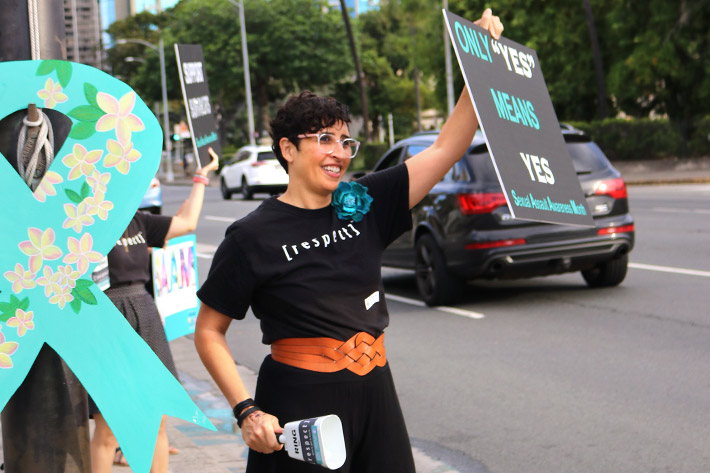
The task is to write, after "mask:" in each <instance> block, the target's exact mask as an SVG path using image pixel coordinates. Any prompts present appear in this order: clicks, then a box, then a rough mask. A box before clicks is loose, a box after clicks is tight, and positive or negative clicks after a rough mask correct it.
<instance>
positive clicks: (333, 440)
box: [279, 414, 345, 470]
mask: <svg viewBox="0 0 710 473" xmlns="http://www.w3.org/2000/svg"><path fill="white" fill-rule="evenodd" d="M279 442H280V443H282V444H284V447H285V448H286V452H288V456H289V457H291V458H295V459H296V460H301V461H304V462H306V463H312V464H314V465H321V466H324V467H326V468H329V469H331V470H337V469H338V468H340V467H341V466H343V464H344V463H345V439H344V438H343V424H342V423H341V422H340V417H338V416H336V415H334V414H331V415H327V416H323V417H314V418H312V419H304V420H295V421H293V422H289V423H288V424H286V425H285V426H284V431H283V433H282V434H281V435H280V436H279Z"/></svg>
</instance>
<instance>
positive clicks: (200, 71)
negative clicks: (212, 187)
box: [175, 44, 222, 166]
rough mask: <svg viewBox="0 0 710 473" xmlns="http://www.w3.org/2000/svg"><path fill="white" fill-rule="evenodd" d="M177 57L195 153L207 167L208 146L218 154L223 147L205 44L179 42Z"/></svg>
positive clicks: (208, 159)
mask: <svg viewBox="0 0 710 473" xmlns="http://www.w3.org/2000/svg"><path fill="white" fill-rule="evenodd" d="M175 57H176V58H177V65H178V70H179V72H180V84H181V85H182V96H183V98H184V100H185V111H186V112H187V123H188V125H189V126H190V133H191V134H192V144H193V147H194V149H195V156H197V157H198V158H199V159H198V160H199V162H200V165H201V166H204V165H205V164H207V163H209V162H210V160H211V159H212V158H211V157H210V155H209V152H208V151H207V148H210V147H211V148H212V149H213V150H214V151H215V153H217V154H220V153H221V151H222V150H221V147H220V144H219V136H218V134H217V121H216V120H215V117H214V114H213V113H212V104H211V102H210V88H209V86H208V84H207V72H206V71H205V60H204V56H203V53H202V46H201V45H199V44H176V45H175Z"/></svg>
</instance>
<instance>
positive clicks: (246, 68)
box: [229, 0, 256, 146]
mask: <svg viewBox="0 0 710 473" xmlns="http://www.w3.org/2000/svg"><path fill="white" fill-rule="evenodd" d="M229 2H230V3H231V4H232V5H234V6H235V7H237V8H238V9H239V28H240V31H241V35H242V61H243V62H244V88H245V89H246V102H247V114H248V120H249V144H250V145H252V146H253V145H255V144H256V141H255V136H254V135H255V134H254V109H253V107H252V104H251V76H250V74H249V51H248V50H247V31H246V26H245V24H246V21H245V20H244V2H243V1H242V0H239V3H237V2H236V1H235V0H229Z"/></svg>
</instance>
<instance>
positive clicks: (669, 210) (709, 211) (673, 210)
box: [651, 207, 710, 215]
mask: <svg viewBox="0 0 710 473" xmlns="http://www.w3.org/2000/svg"><path fill="white" fill-rule="evenodd" d="M651 210H653V211H654V212H666V213H674V214H706V215H710V209H681V208H677V209H676V208H672V207H654V208H652V209H651Z"/></svg>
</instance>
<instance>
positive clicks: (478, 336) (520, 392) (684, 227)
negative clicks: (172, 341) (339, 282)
mask: <svg viewBox="0 0 710 473" xmlns="http://www.w3.org/2000/svg"><path fill="white" fill-rule="evenodd" d="M163 191H164V199H165V207H166V212H170V211H174V210H175V209H176V208H177V205H178V204H179V203H180V201H181V199H182V198H184V197H185V196H186V194H187V188H184V187H170V186H165V187H164V189H163ZM629 192H630V202H631V211H632V214H633V215H634V217H635V219H636V230H637V245H636V248H635V249H634V251H633V252H632V253H631V268H630V269H629V274H628V275H627V278H626V280H625V281H624V283H623V284H622V285H621V286H619V287H617V288H610V289H601V290H598V289H597V290H591V289H588V288H587V287H586V286H585V284H584V281H583V279H582V277H581V276H580V275H579V274H568V275H562V276H554V277H546V278H537V279H530V280H517V281H492V282H474V283H472V284H470V286H469V290H468V291H467V295H466V297H465V299H464V300H463V301H462V302H461V303H460V304H458V305H457V306H456V307H455V308H428V307H425V306H423V305H421V304H420V303H419V299H418V297H417V295H416V290H415V287H414V281H413V278H412V275H411V274H410V273H408V272H402V271H393V270H387V269H385V270H383V275H384V279H385V288H386V291H387V293H388V306H389V308H390V313H391V326H390V328H389V329H388V331H387V346H388V358H389V360H390V363H391V365H392V370H393V373H394V376H395V381H396V383H397V387H398V392H399V395H400V400H401V403H402V408H403V410H404V413H405V416H406V418H407V422H408V427H409V432H410V435H411V437H412V439H413V443H414V445H416V446H418V447H419V448H421V449H422V450H424V451H425V452H426V453H428V454H429V455H430V456H433V457H435V458H439V459H441V460H443V461H444V462H446V463H448V464H449V465H452V466H454V467H456V468H457V469H458V470H459V471H461V472H480V473H485V472H490V473H521V472H524V473H570V472H583V473H609V472H624V473H651V472H673V473H705V472H708V471H710V402H709V401H708V399H709V398H710V396H709V395H708V393H709V390H710V315H708V312H709V311H708V310H707V305H708V302H709V301H710V298H709V297H708V291H709V289H708V288H710V284H708V283H710V245H709V244H708V237H709V235H710V186H709V185H703V184H697V185H677V186H637V187H631V188H630V189H629ZM257 197H260V196H257ZM257 204H258V201H256V202H242V201H241V200H239V198H234V200H232V201H228V202H225V201H222V199H221V197H220V196H219V194H218V192H217V190H216V189H208V194H207V198H206V202H205V207H204V210H203V213H202V218H201V221H200V225H199V228H198V230H197V240H198V253H200V255H201V257H200V258H199V270H200V278H201V279H204V277H205V276H206V274H207V270H208V268H209V264H210V262H211V259H210V258H211V253H212V252H213V251H214V248H215V246H216V245H217V244H219V242H220V241H221V238H222V235H223V233H224V229H225V228H226V227H227V225H228V224H229V222H230V221H232V220H234V219H236V218H239V217H241V216H242V215H244V214H245V213H247V212H248V211H249V210H251V209H253V208H254V207H255V206H256V205H257ZM259 340H260V332H259V327H258V321H257V320H256V319H254V318H253V317H252V316H249V317H248V318H247V320H245V321H243V322H239V323H234V324H232V328H231V330H230V332H229V341H230V344H231V346H232V349H233V350H234V352H235V356H236V358H237V361H238V362H239V363H241V364H244V365H246V366H248V367H250V368H252V369H255V370H256V369H258V366H259V364H260V361H261V359H262V358H263V356H264V354H265V353H267V351H268V350H267V349H266V347H264V346H263V345H261V344H260V343H259Z"/></svg>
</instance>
